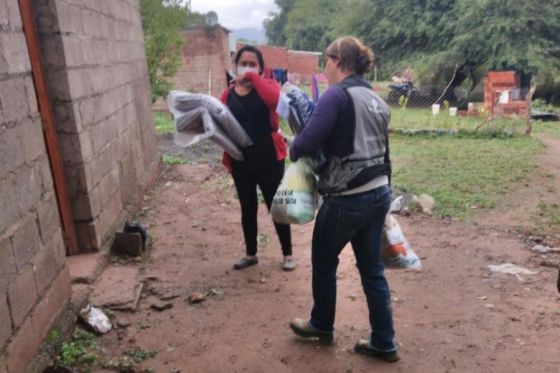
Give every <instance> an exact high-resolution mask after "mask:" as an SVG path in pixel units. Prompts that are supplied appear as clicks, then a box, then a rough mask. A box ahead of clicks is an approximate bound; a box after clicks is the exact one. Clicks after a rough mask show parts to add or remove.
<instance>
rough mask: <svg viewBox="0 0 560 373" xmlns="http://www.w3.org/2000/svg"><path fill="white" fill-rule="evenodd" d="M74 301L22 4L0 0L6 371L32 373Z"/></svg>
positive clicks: (0, 326) (1, 286) (0, 334)
mask: <svg viewBox="0 0 560 373" xmlns="http://www.w3.org/2000/svg"><path fill="white" fill-rule="evenodd" d="M69 298H70V278H69V275H68V270H67V267H66V264H65V248H64V243H63V238H62V231H61V224H60V220H59V214H58V208H57V203H56V197H55V192H54V187H53V181H52V176H51V172H50V167H49V161H48V158H47V152H46V147H45V143H44V139H43V131H42V128H41V119H40V116H39V112H38V106H37V99H36V93H35V88H34V85H33V80H32V76H31V65H30V62H29V55H28V51H27V46H26V42H25V37H24V34H23V30H22V23H21V16H20V13H19V7H18V3H17V0H0V372H2V373H4V372H8V373H21V372H25V371H26V367H27V364H28V363H29V362H30V361H31V359H32V358H33V356H34V355H35V353H36V352H37V350H38V348H39V344H40V343H41V341H42V340H43V338H44V337H45V336H46V334H47V331H48V329H49V327H50V326H51V325H52V323H53V321H54V320H55V319H56V317H57V316H58V315H59V314H60V312H61V311H62V310H63V308H64V305H65V303H66V302H67V301H68V300H69Z"/></svg>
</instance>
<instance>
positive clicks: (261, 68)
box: [235, 45, 264, 74]
mask: <svg viewBox="0 0 560 373" xmlns="http://www.w3.org/2000/svg"><path fill="white" fill-rule="evenodd" d="M244 52H249V53H254V54H255V55H256V56H257V61H259V74H262V73H263V71H264V58H263V55H262V52H261V51H260V50H259V49H258V48H257V47H255V46H254V45H244V46H242V47H241V48H239V50H238V51H237V53H236V54H235V64H236V65H237V63H238V62H239V59H240V58H241V55H242V54H243V53H244Z"/></svg>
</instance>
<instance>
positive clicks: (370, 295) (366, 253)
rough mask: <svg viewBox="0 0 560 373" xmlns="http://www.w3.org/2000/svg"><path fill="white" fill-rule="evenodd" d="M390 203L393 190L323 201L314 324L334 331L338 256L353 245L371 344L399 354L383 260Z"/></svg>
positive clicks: (315, 246) (316, 232) (316, 237)
mask: <svg viewBox="0 0 560 373" xmlns="http://www.w3.org/2000/svg"><path fill="white" fill-rule="evenodd" d="M390 205H391V189H390V188H389V186H382V187H379V188H377V189H374V190H372V191H369V192H365V193H360V194H356V195H347V196H331V197H325V199H324V201H323V205H322V206H321V208H320V209H319V212H318V214H317V219H316V221H315V227H314V229H313V241H312V264H313V280H312V284H313V302H314V305H313V309H312V311H311V319H310V322H311V325H312V326H313V327H315V328H316V329H319V330H322V331H333V330H334V319H335V308H336V269H337V267H338V262H339V260H338V256H339V255H340V252H341V251H342V249H343V248H344V246H346V244H347V243H348V242H351V243H352V249H353V250H354V255H355V257H356V262H357V266H358V270H359V271H360V277H361V279H362V287H363V289H364V293H365V294H366V299H367V304H368V308H369V322H370V325H371V339H370V341H371V345H372V347H373V348H375V349H377V350H379V351H394V350H396V345H395V342H394V337H395V331H394V329H393V314H392V310H391V297H390V293H389V285H388V284H387V280H386V278H385V273H384V271H383V263H382V262H381V259H380V250H381V235H382V233H383V225H384V223H385V216H386V215H387V212H388V211H389V207H390Z"/></svg>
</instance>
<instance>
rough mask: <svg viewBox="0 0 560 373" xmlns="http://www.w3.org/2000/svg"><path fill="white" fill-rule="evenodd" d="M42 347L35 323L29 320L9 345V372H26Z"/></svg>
mask: <svg viewBox="0 0 560 373" xmlns="http://www.w3.org/2000/svg"><path fill="white" fill-rule="evenodd" d="M40 345H41V340H40V339H39V336H38V335H37V332H36V331H35V328H34V326H33V321H32V320H31V318H28V319H27V320H26V321H25V323H24V324H23V325H22V327H21V328H20V330H19V331H18V333H17V334H16V335H15V336H14V338H13V339H12V341H11V342H10V344H9V345H8V350H7V352H8V371H9V372H10V373H12V372H25V371H26V368H27V365H28V364H29V363H30V362H31V360H32V359H33V357H34V356H35V355H36V354H37V351H38V350H39V346H40Z"/></svg>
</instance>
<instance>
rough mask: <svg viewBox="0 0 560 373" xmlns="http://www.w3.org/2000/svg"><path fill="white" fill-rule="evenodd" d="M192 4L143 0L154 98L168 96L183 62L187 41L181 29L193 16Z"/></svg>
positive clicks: (146, 42) (142, 8)
mask: <svg viewBox="0 0 560 373" xmlns="http://www.w3.org/2000/svg"><path fill="white" fill-rule="evenodd" d="M189 6H190V3H189V2H186V4H185V3H184V2H183V1H180V0H140V13H141V16H142V28H143V30H144V39H145V48H146V58H147V61H148V76H149V79H150V86H151V93H152V101H153V102H155V101H156V100H157V99H158V98H159V97H165V96H166V95H167V93H168V92H169V90H170V89H171V87H172V84H171V81H170V79H171V78H172V77H173V76H174V75H175V73H176V72H177V68H178V67H179V65H180V63H181V48H182V47H183V45H184V43H185V39H184V37H183V36H182V35H181V29H182V28H183V27H184V26H185V24H186V23H187V22H188V21H189V20H191V19H192V17H190V18H189V15H191V13H190V12H189Z"/></svg>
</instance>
